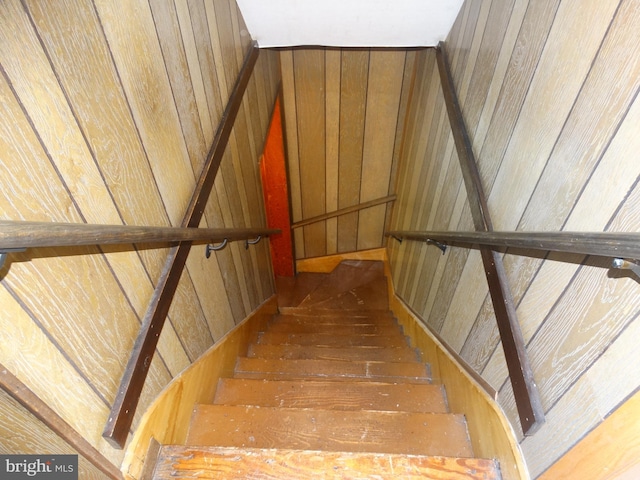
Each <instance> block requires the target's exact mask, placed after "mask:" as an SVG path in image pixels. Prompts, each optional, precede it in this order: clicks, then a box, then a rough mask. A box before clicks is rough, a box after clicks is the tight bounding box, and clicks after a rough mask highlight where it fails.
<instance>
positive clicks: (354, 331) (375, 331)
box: [267, 321, 402, 336]
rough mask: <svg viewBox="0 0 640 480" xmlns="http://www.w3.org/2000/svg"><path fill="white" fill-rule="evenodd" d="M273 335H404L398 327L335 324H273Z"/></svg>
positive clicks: (271, 328) (271, 327) (271, 330)
mask: <svg viewBox="0 0 640 480" xmlns="http://www.w3.org/2000/svg"><path fill="white" fill-rule="evenodd" d="M267 331H268V332H271V333H318V334H323V333H324V334H327V335H384V336H388V335H398V334H400V335H402V330H401V329H400V327H399V326H398V325H366V324H365V325H339V324H335V323H318V324H315V325H313V324H309V323H306V324H297V323H287V322H284V323H280V322H277V321H275V322H273V323H271V325H269V329H268V330H267Z"/></svg>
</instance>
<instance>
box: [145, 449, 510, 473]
mask: <svg viewBox="0 0 640 480" xmlns="http://www.w3.org/2000/svg"><path fill="white" fill-rule="evenodd" d="M152 478H153V480H164V479H173V478H211V479H219V478H224V479H228V480H275V479H280V480H300V479H321V480H338V479H351V480H355V479H364V478H375V479H381V480H395V479H398V478H402V479H409V480H413V479H418V478H430V479H434V480H440V479H442V480H444V479H449V480H450V479H460V480H462V479H467V480H498V479H499V478H500V473H499V470H498V467H497V465H496V462H494V461H493V460H486V459H475V458H453V457H428V456H421V455H395V454H379V453H352V452H319V451H310V450H284V449H277V450H276V449H257V448H224V447H185V446H183V445H165V446H163V447H162V449H161V450H160V455H159V457H158V463H157V466H156V469H155V472H154V475H153V477H152Z"/></svg>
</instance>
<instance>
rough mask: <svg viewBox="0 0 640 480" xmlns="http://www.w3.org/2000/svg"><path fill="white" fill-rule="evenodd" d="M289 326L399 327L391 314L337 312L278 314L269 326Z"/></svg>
mask: <svg viewBox="0 0 640 480" xmlns="http://www.w3.org/2000/svg"><path fill="white" fill-rule="evenodd" d="M276 324H291V325H395V326H396V327H397V326H399V324H398V322H397V320H396V319H395V318H393V315H392V314H391V313H387V312H381V313H375V314H372V315H367V314H364V313H362V314H358V313H355V314H354V315H350V316H347V315H345V314H340V313H337V312H331V313H324V314H322V313H318V312H315V313H308V314H303V313H300V314H297V313H291V314H288V313H284V314H283V313H280V314H279V315H275V316H274V317H273V319H272V320H271V322H270V325H276Z"/></svg>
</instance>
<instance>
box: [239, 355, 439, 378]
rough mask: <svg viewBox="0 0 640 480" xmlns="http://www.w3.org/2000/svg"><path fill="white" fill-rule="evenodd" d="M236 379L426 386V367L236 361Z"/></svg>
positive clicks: (329, 361) (342, 362) (411, 364)
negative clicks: (318, 379) (326, 379)
mask: <svg viewBox="0 0 640 480" xmlns="http://www.w3.org/2000/svg"><path fill="white" fill-rule="evenodd" d="M235 374H236V377H237V378H269V379H282V380H289V379H301V378H310V379H312V378H314V377H315V378H328V379H332V380H335V381H353V380H359V381H364V380H368V381H378V382H409V383H411V382H415V383H429V381H430V378H429V376H428V372H427V368H426V367H425V365H424V364H422V363H419V362H416V361H414V362H393V363H392V362H389V363H387V362H370V361H360V362H354V361H348V362H347V361H340V360H317V359H310V360H281V359H263V358H243V357H240V358H238V362H237V364H236V371H235Z"/></svg>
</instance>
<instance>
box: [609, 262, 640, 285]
mask: <svg viewBox="0 0 640 480" xmlns="http://www.w3.org/2000/svg"><path fill="white" fill-rule="evenodd" d="M611 267H612V268H617V269H619V270H631V271H632V272H633V273H634V274H635V275H636V277H637V281H638V282H640V262H639V261H638V260H629V259H626V258H614V259H613V262H611Z"/></svg>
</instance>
